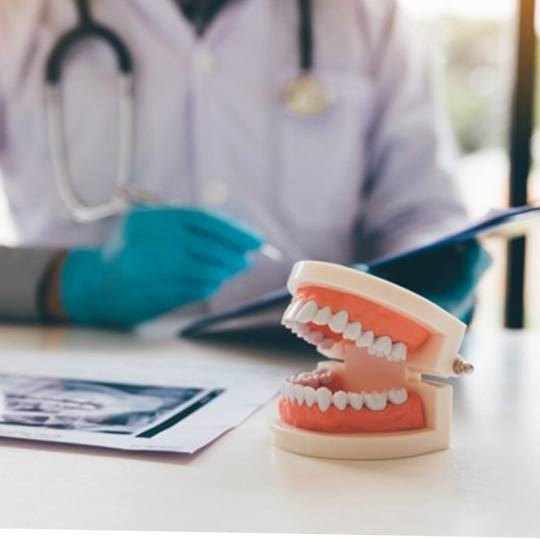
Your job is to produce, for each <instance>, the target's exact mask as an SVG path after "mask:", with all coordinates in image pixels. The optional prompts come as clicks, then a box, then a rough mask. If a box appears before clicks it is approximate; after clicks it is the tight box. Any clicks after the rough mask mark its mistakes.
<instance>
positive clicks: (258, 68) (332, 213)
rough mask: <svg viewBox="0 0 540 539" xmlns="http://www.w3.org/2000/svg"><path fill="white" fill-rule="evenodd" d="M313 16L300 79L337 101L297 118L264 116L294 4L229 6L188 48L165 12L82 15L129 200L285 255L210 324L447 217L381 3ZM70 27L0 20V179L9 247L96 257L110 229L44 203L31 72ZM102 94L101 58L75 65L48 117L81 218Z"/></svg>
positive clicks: (431, 135)
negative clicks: (204, 214)
mask: <svg viewBox="0 0 540 539" xmlns="http://www.w3.org/2000/svg"><path fill="white" fill-rule="evenodd" d="M314 5H315V14H314V18H315V43H316V49H315V64H316V67H315V75H316V77H317V78H318V79H319V80H320V81H321V82H323V83H324V84H325V85H327V87H328V88H329V89H330V90H331V91H332V92H334V93H335V95H336V97H337V99H336V102H335V104H334V105H333V107H332V108H331V109H330V110H328V111H327V112H325V113H324V114H323V115H321V116H320V117H317V118H299V117H293V116H291V115H290V114H289V113H287V111H286V110H285V109H284V108H283V106H282V104H281V102H280V99H279V97H280V92H281V90H282V89H283V88H284V86H285V85H286V84H287V82H289V81H290V80H291V79H293V78H294V77H296V76H297V75H298V51H297V31H296V27H297V12H296V2H294V1H292V0H237V1H235V2H232V3H231V4H230V5H228V6H227V7H226V8H225V9H224V10H223V11H222V12H221V13H220V14H219V15H218V16H217V18H216V19H215V21H214V22H213V23H212V24H211V26H210V27H209V29H208V31H207V32H206V33H205V35H204V36H203V37H202V38H198V37H197V36H196V35H195V34H194V31H193V29H192V25H191V24H190V23H189V22H188V21H187V20H185V19H184V18H183V17H181V16H180V13H179V11H178V8H177V6H176V5H175V4H174V2H173V1H171V0H116V1H111V0H92V1H91V6H92V12H93V15H94V17H95V18H96V19H97V20H99V21H100V22H102V23H104V24H106V25H108V26H109V27H111V28H112V29H113V30H114V31H115V32H117V33H118V35H119V36H121V37H122V39H123V40H124V41H125V43H126V44H127V45H128V47H129V49H130V51H131V53H132V55H133V57H134V62H135V69H136V103H137V105H136V117H135V122H136V129H135V144H136V150H135V162H134V175H133V184H134V185H135V186H137V187H140V188H142V189H144V190H146V191H148V192H150V193H153V194H155V195H159V196H160V197H162V198H165V199H167V200H170V201H178V202H180V203H183V204H188V205H192V204H196V205H204V206H206V207H209V208H213V209H216V210H218V211H221V212H224V213H227V214H229V215H232V216H234V217H236V218H238V219H240V220H242V221H244V222H246V223H248V224H249V225H251V226H253V227H256V228H258V229H261V230H262V232H263V233H264V234H265V235H266V237H267V238H268V240H269V241H270V242H271V243H273V244H274V245H276V246H277V247H279V248H281V249H282V250H284V251H285V252H286V253H287V255H288V256H287V260H286V262H285V263H284V264H282V265H276V264H275V263H272V262H270V261H268V260H266V259H263V258H259V260H258V262H257V265H256V268H255V270H254V271H252V272H251V273H250V274H248V275H246V276H243V277H242V278H240V279H238V280H237V281H235V282H233V283H231V284H229V285H228V286H226V287H225V288H224V289H223V290H222V292H221V294H220V295H219V296H218V297H217V298H216V299H215V300H214V301H213V302H212V304H211V310H215V309H220V308H222V307H224V306H228V305H232V304H233V303H237V302H240V301H242V300H244V299H246V298H248V297H252V296H253V295H255V294H258V293H261V292H265V291H267V290H270V289H272V288H275V287H277V286H282V285H283V284H284V282H285V279H286V276H287V274H288V272H289V269H290V263H291V259H292V258H303V257H309V258H313V259H323V260H332V261H337V262H341V263H350V262H353V261H360V260H366V259H368V258H372V257H374V256H379V255H383V254H387V253H390V252H392V251H396V250H399V249H402V248H405V247H407V246H410V245H412V244H415V243H419V242H421V241H422V240H423V239H424V238H426V237H429V236H430V235H435V234H439V233H441V232H443V231H444V230H446V229H448V228H450V227H452V226H455V224H456V222H457V221H460V220H462V219H463V217H464V210H463V207H462V204H461V202H460V200H459V196H458V195H457V193H456V190H455V186H454V184H453V180H452V176H453V171H452V170H451V167H452V163H453V160H452V144H451V138H450V137H449V136H448V128H447V126H448V124H447V122H446V119H445V118H444V117H443V116H442V115H441V114H440V110H439V108H438V106H437V103H436V99H435V97H434V90H433V84H432V78H431V75H430V74H431V68H430V62H429V58H428V56H429V51H427V50H426V48H425V47H424V46H423V45H422V44H419V41H418V40H417V36H416V35H415V33H414V31H412V30H411V28H410V27H409V26H408V23H407V22H406V20H405V18H404V17H403V15H402V14H401V12H400V11H399V10H398V9H397V7H396V3H395V2H394V1H393V0H339V1H330V0H314ZM75 19H76V12H75V7H74V4H73V3H72V2H70V1H68V0H2V2H1V3H0V167H1V169H2V173H3V175H4V178H5V190H6V193H7V196H8V201H9V206H10V209H11V212H12V215H13V218H14V220H15V223H16V226H17V229H18V233H19V238H20V240H21V243H22V244H25V245H37V244H39V245H53V246H55V245H91V244H97V243H99V242H100V241H102V240H103V239H104V238H105V237H106V235H107V233H108V231H109V230H110V229H111V227H112V226H113V225H114V221H115V220H114V219H109V220H107V221H103V222H99V223H92V224H85V225H79V224H75V223H73V222H71V221H70V220H69V218H68V217H67V214H66V211H65V209H64V207H63V205H62V203H61V201H60V198H59V195H58V192H57V190H56V188H55V185H54V178H53V173H52V168H51V159H50V155H49V147H48V138H47V130H46V123H45V113H44V83H43V81H44V66H45V61H46V58H47V56H48V54H49V52H50V50H51V48H52V47H53V45H54V44H55V43H56V41H57V40H58V38H59V37H60V35H61V34H62V33H63V32H65V31H66V30H67V29H70V28H71V27H72V26H73V25H74V24H75ZM426 53H427V54H426ZM115 92H116V67H115V64H114V62H113V57H112V54H111V52H110V50H109V49H108V48H106V47H105V46H104V45H102V44H100V43H94V42H88V43H86V44H85V45H84V46H82V47H80V48H78V49H77V51H76V52H75V53H74V54H73V55H72V56H71V57H70V58H69V61H68V62H67V63H66V64H65V67H64V78H63V105H64V111H65V130H66V133H67V141H68V146H69V150H68V151H69V162H70V168H71V171H72V173H73V176H74V178H75V180H76V189H77V191H78V192H79V194H80V195H81V197H82V198H83V199H84V200H85V201H87V202H89V203H92V202H99V201H103V200H105V199H107V197H108V195H109V194H110V192H111V189H112V178H113V177H114V174H115V168H114V167H115V162H116V161H115V160H116V146H115V144H116V135H117V133H116V129H117V121H116V120H117V110H116V93H115Z"/></svg>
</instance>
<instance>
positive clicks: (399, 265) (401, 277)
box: [355, 239, 491, 323]
mask: <svg viewBox="0 0 540 539" xmlns="http://www.w3.org/2000/svg"><path fill="white" fill-rule="evenodd" d="M490 264H491V257H490V256H489V254H488V253H487V252H486V251H485V250H484V249H483V248H482V247H481V246H480V244H479V243H478V242H477V241H476V240H474V239H472V240H469V241H466V242H465V243H461V244H457V245H450V246H446V247H441V248H439V249H436V250H434V251H426V252H420V253H418V254H416V255H413V256H411V257H408V258H406V259H404V260H401V261H396V262H390V263H388V265H385V266H382V267H380V268H369V267H368V266H365V265H357V266H355V267H356V268H357V269H360V270H362V271H368V272H369V273H372V274H373V275H377V276H378V277H382V278H383V279H386V280H388V281H391V282H393V283H396V284H399V285H400V286H403V287H405V288H408V289H409V290H412V291H413V292H416V293H417V294H420V295H421V296H424V297H425V298H427V299H429V300H430V301H432V302H433V303H436V304H437V305H439V306H440V307H442V308H443V309H445V310H447V311H448V312H449V313H451V314H453V315H454V316H455V317H456V318H459V319H460V320H462V321H463V322H466V323H469V322H470V320H471V318H472V313H473V310H474V305H475V300H476V296H475V290H476V285H477V284H478V281H479V280H480V277H481V276H482V275H483V274H484V272H485V271H486V269H487V268H488V267H489V266H490Z"/></svg>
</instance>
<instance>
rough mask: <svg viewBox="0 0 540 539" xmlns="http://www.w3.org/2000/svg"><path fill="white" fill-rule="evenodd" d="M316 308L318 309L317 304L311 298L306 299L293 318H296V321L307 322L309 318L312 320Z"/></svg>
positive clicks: (309, 320)
mask: <svg viewBox="0 0 540 539" xmlns="http://www.w3.org/2000/svg"><path fill="white" fill-rule="evenodd" d="M318 310H319V306H318V305H317V303H316V302H315V301H313V300H311V301H308V302H307V303H306V304H305V305H304V306H303V307H302V308H301V309H300V310H299V311H298V314H297V315H296V316H295V319H296V320H298V322H302V323H303V324H307V323H308V322H311V320H313V317H314V316H315V315H316V314H317V311H318Z"/></svg>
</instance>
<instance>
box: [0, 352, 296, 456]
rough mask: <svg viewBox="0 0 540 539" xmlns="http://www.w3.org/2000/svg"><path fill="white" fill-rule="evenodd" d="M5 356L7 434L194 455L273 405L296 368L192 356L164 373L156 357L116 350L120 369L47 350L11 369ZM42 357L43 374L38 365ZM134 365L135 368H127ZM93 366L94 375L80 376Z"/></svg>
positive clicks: (0, 375)
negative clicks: (152, 362) (208, 361)
mask: <svg viewBox="0 0 540 539" xmlns="http://www.w3.org/2000/svg"><path fill="white" fill-rule="evenodd" d="M3 355H5V354H4V353H2V354H0V437H9V438H21V439H30V440H42V441H49V442H59V443H70V444H83V445H92V446H101V447H109V448H116V449H123V450H130V451H167V452H177V453H188V454H191V453H194V452H195V451H197V450H198V449H200V448H202V447H203V446H205V445H206V444H208V443H210V442H211V441H212V440H214V439H216V438H217V437H218V436H220V435H221V434H223V433H224V432H226V431H227V430H229V429H231V428H233V427H235V426H237V425H239V424H240V423H241V422H242V421H243V420H244V419H246V418H247V417H248V416H249V415H250V414H251V413H253V412H254V411H255V410H256V409H257V408H259V407H260V406H262V405H263V404H265V403H266V402H268V401H269V400H270V399H271V398H272V397H273V396H274V395H275V394H276V393H277V390H278V388H279V386H280V383H281V380H282V379H283V377H284V376H285V375H286V374H287V373H290V372H291V370H290V369H285V368H283V367H272V366H268V367H266V366H250V365H245V364H235V363H232V362H223V363H222V364H217V365H216V364H212V366H211V367H209V365H205V364H204V362H200V361H195V362H189V361H186V360H185V358H184V359H183V360H182V362H181V364H179V365H176V366H170V365H169V366H167V367H163V366H161V367H159V368H157V369H156V370H157V371H158V372H156V370H154V369H148V366H149V364H148V362H144V364H143V362H141V361H139V362H137V358H127V357H126V358H124V359H119V358H118V357H116V355H115V358H114V365H115V366H116V367H115V368H114V369H113V368H112V366H111V367H110V368H109V369H107V368H100V365H104V363H103V358H102V357H98V356H97V355H96V356H95V357H93V356H91V355H89V354H78V355H77V354H75V355H73V354H71V357H70V358H69V359H68V356H70V354H63V355H61V356H60V355H57V354H56V355H55V354H47V353H41V352H40V353H34V354H28V353H26V354H24V357H16V358H15V357H12V358H11V361H10V362H9V366H10V368H9V369H8V371H9V372H6V369H5V366H6V365H8V363H6V361H5V358H4V357H2V356H3ZM47 359H49V360H51V361H49V362H47ZM139 360H140V358H139ZM66 361H69V362H70V363H69V367H71V368H69V367H67V364H66ZM38 362H39V365H40V366H41V368H38V369H37V371H38V372H35V370H36V369H32V368H30V367H31V365H36V366H37V365H38ZM130 362H131V364H132V365H133V366H134V368H131V369H129V368H125V366H126V365H130ZM48 363H49V367H50V368H49V369H47V368H46V366H47V364H48ZM17 364H18V365H20V366H21V367H22V368H21V370H20V371H19V372H17V370H16V368H14V365H17ZM92 365H94V366H95V367H96V368H95V369H89V367H90V366H92ZM122 365H123V366H124V367H121V366H122ZM144 365H146V369H147V370H148V372H147V373H146V374H145V372H144V371H145V369H144ZM77 366H78V367H79V368H74V367H77ZM2 367H4V369H3V371H4V372H2ZM66 367H67V368H66ZM90 370H91V371H94V374H95V375H94V376H84V377H81V376H80V375H78V373H77V371H79V373H80V372H81V371H85V373H86V372H88V371H90ZM29 371H31V372H29ZM32 371H33V372H32ZM107 371H110V372H109V373H107ZM113 371H114V372H113ZM73 374H76V376H74V375H73ZM107 374H108V375H107Z"/></svg>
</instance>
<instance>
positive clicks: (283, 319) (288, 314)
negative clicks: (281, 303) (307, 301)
mask: <svg viewBox="0 0 540 539" xmlns="http://www.w3.org/2000/svg"><path fill="white" fill-rule="evenodd" d="M295 305H296V302H294V303H289V305H288V307H287V308H286V309H285V312H284V313H283V316H282V317H281V323H282V324H284V323H285V322H286V321H287V320H290V318H291V312H292V310H293V309H294V307H295Z"/></svg>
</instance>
